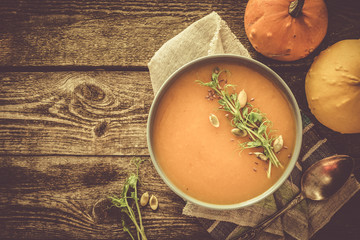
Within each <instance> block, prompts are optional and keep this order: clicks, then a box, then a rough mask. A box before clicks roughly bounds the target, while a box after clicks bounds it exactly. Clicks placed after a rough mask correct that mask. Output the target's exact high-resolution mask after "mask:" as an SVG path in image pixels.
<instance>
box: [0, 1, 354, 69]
mask: <svg viewBox="0 0 360 240" xmlns="http://www.w3.org/2000/svg"><path fill="white" fill-rule="evenodd" d="M345 2H346V4H344V1H338V0H328V1H326V3H327V6H328V9H329V28H328V33H327V36H326V37H325V39H324V41H323V43H322V44H321V45H320V47H319V48H318V49H317V50H316V51H315V52H314V53H313V54H311V55H310V56H309V57H307V58H305V59H303V60H299V61H297V62H293V63H282V62H278V61H273V60H270V59H267V58H265V57H263V56H262V55H260V54H258V53H256V51H254V49H253V48H252V47H251V45H250V43H249V41H248V40H247V38H246V35H245V31H244V27H243V16H244V11H245V7H246V4H247V1H237V0H212V1H211V0H209V1H189V0H178V1H177V0H172V1H168V0H166V1H165V0H152V1H148V0H141V1H111V0H108V1H104V0H103V1H95V0H87V1H59V0H57V1H55V0H47V1H34V0H25V1H14V0H3V1H1V3H0V4H1V5H0V16H1V17H0V18H1V21H2V26H1V27H0V48H1V51H0V65H1V66H54V65H55V66H64V65H66V66H74V65H76V66H141V67H146V66H147V63H148V61H149V60H150V58H151V57H152V56H153V54H154V53H155V52H156V51H157V50H158V49H159V48H160V47H161V46H162V45H163V44H164V43H165V42H166V41H167V40H169V39H171V38H172V37H174V36H175V35H176V34H177V33H179V32H181V31H182V30H183V29H185V28H186V27H187V26H188V25H190V24H191V23H193V22H194V21H196V20H198V19H200V18H201V17H203V16H205V15H206V14H208V13H210V12H212V11H216V12H218V13H219V15H220V16H221V17H222V18H223V19H224V20H225V21H226V22H227V23H228V25H229V26H230V28H231V30H232V31H233V32H234V33H235V35H236V36H237V37H238V38H239V39H240V41H241V42H242V43H243V44H244V45H245V47H246V48H247V49H248V50H249V51H250V53H251V55H252V56H253V57H254V58H256V59H258V60H260V61H263V62H265V63H266V64H268V65H269V66H271V67H294V66H297V67H303V68H304V67H308V66H309V65H310V64H311V62H312V59H313V58H314V56H316V55H317V54H318V53H319V51H320V50H322V49H324V48H326V47H327V46H329V45H331V44H333V43H335V42H337V41H339V40H342V39H346V38H359V37H360V13H359V11H358V8H357V6H358V5H357V4H358V2H357V0H346V1H345Z"/></svg>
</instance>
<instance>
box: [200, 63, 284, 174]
mask: <svg viewBox="0 0 360 240" xmlns="http://www.w3.org/2000/svg"><path fill="white" fill-rule="evenodd" d="M222 73H229V72H228V71H227V70H220V69H219V68H218V67H216V68H215V69H214V70H213V73H212V76H211V81H210V82H202V81H200V80H196V82H197V83H199V84H200V85H202V86H206V87H210V88H211V90H210V91H211V92H210V94H209V95H208V98H209V99H214V98H216V99H218V103H219V104H220V107H219V109H220V110H223V111H226V112H228V113H230V114H231V117H229V118H231V121H230V123H231V125H232V126H233V127H234V129H233V130H232V133H233V134H235V135H237V136H241V137H245V136H249V139H250V141H246V142H244V143H241V144H240V147H241V148H242V149H246V148H263V152H254V153H253V154H254V155H256V157H258V158H260V159H261V160H263V161H268V165H269V166H268V169H267V177H268V178H270V176H271V166H272V165H274V166H275V167H282V165H281V163H280V161H279V160H278V158H277V156H276V154H275V151H274V149H275V150H276V151H279V150H280V149H281V148H282V145H283V142H282V141H283V140H282V136H281V135H280V136H278V137H275V136H270V133H271V132H272V131H273V130H272V129H271V128H272V122H271V121H270V120H269V119H267V118H266V116H265V114H264V113H262V112H261V111H260V110H259V109H257V108H254V107H253V106H252V105H251V104H250V103H248V102H247V95H246V92H245V91H244V90H242V91H241V92H240V93H239V94H237V93H235V92H234V90H235V86H234V85H232V84H228V83H227V80H223V79H219V78H220V75H221V74H222ZM214 117H215V116H214V115H213V114H212V115H211V116H210V121H211V122H212V124H213V122H216V121H217V119H214ZM218 125H219V124H218V123H217V126H218Z"/></svg>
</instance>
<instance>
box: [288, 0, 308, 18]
mask: <svg viewBox="0 0 360 240" xmlns="http://www.w3.org/2000/svg"><path fill="white" fill-rule="evenodd" d="M304 2H305V0H294V1H292V2H291V3H290V5H289V14H290V15H291V16H292V17H294V18H296V17H298V16H299V14H300V13H301V11H302V8H303V6H304Z"/></svg>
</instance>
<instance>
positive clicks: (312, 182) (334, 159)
mask: <svg viewBox="0 0 360 240" xmlns="http://www.w3.org/2000/svg"><path fill="white" fill-rule="evenodd" d="M354 166H355V162H354V159H353V158H352V157H349V156H347V155H335V156H331V157H328V158H325V159H322V160H320V161H318V162H316V163H315V164H313V165H312V166H310V167H309V168H308V169H307V170H306V171H305V173H304V175H303V176H302V178H301V189H302V192H303V194H304V195H305V197H306V198H309V199H311V200H317V201H318V200H324V199H326V198H329V197H331V196H332V195H333V194H335V193H336V192H337V191H338V190H339V189H340V188H341V187H342V186H343V185H344V184H345V182H346V181H347V180H348V178H349V176H350V175H351V173H352V172H353V170H354Z"/></svg>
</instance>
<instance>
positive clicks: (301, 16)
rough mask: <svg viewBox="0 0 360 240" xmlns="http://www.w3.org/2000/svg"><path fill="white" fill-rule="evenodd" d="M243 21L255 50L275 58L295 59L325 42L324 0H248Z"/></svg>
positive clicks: (281, 59) (326, 23) (326, 16)
mask: <svg viewBox="0 0 360 240" xmlns="http://www.w3.org/2000/svg"><path fill="white" fill-rule="evenodd" d="M244 25H245V32H246V35H247V37H248V39H249V41H250V43H251V44H252V46H253V47H254V48H255V50H256V51H258V52H260V53H261V54H263V55H264V56H266V57H269V58H272V59H276V60H280V61H295V60H298V59H301V58H304V57H306V56H307V55H309V54H310V53H311V52H312V51H314V49H315V48H317V47H318V46H319V44H320V43H321V42H322V40H323V39H324V37H325V35H326V32H327V27H328V12H327V8H326V5H325V3H324V0H307V1H305V0H290V1H289V0H249V2H248V3H247V6H246V9H245V17H244Z"/></svg>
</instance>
